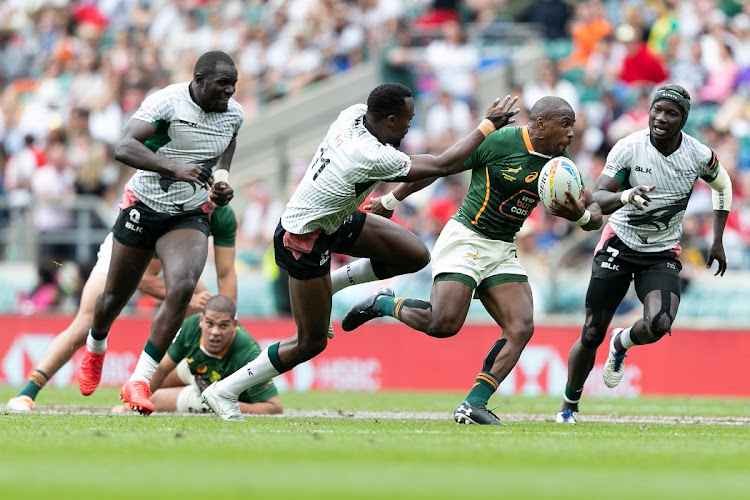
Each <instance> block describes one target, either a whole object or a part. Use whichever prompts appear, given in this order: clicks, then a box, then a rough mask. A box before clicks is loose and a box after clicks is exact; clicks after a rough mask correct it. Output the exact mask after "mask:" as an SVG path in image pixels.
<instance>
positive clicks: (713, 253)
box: [706, 241, 727, 276]
mask: <svg viewBox="0 0 750 500" xmlns="http://www.w3.org/2000/svg"><path fill="white" fill-rule="evenodd" d="M714 260H715V261H716V263H717V264H719V268H718V269H717V270H716V272H715V273H714V276H716V275H720V276H724V273H725V272H726V270H727V256H726V255H725V254H724V245H723V244H722V243H721V241H715V242H714V244H713V245H711V250H710V251H709V252H708V262H707V263H706V269H711V264H713V263H714Z"/></svg>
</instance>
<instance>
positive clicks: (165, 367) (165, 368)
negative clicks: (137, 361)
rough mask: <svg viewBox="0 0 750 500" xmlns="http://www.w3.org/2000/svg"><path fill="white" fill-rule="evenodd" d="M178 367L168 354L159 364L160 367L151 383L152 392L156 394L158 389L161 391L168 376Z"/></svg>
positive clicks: (157, 368)
mask: <svg viewBox="0 0 750 500" xmlns="http://www.w3.org/2000/svg"><path fill="white" fill-rule="evenodd" d="M176 367H177V362H176V361H175V360H173V359H172V358H171V357H170V356H169V354H166V355H165V356H164V357H163V358H162V359H161V361H160V362H159V366H157V367H156V371H155V372H154V376H153V377H151V382H150V383H149V388H150V389H151V392H152V393H153V392H156V390H157V389H159V388H160V387H161V386H162V385H164V381H165V380H166V378H167V376H168V375H170V374H171V373H174V369H175V368H176Z"/></svg>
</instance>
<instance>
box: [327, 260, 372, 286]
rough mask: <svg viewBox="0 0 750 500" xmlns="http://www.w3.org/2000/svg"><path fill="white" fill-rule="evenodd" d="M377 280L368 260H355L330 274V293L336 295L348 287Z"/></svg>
mask: <svg viewBox="0 0 750 500" xmlns="http://www.w3.org/2000/svg"><path fill="white" fill-rule="evenodd" d="M377 280H378V277H377V276H375V271H373V270H372V262H370V259H357V260H355V261H354V262H352V263H351V264H347V265H345V266H342V267H340V268H338V269H336V270H335V271H333V272H332V273H331V293H336V292H338V291H339V290H341V289H344V288H346V287H348V286H352V285H359V284H360V283H369V282H371V281H377Z"/></svg>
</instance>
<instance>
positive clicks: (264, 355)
mask: <svg viewBox="0 0 750 500" xmlns="http://www.w3.org/2000/svg"><path fill="white" fill-rule="evenodd" d="M278 374H279V372H277V371H276V368H274V367H273V364H272V363H271V359H270V358H269V357H268V349H267V348H266V349H263V352H261V353H260V355H258V357H257V358H255V359H254V360H252V361H250V362H249V363H248V364H246V365H245V366H243V367H242V368H240V369H239V370H237V371H236V372H234V373H233V374H231V375H230V376H228V377H227V378H225V379H222V380H219V381H218V382H216V390H217V392H219V393H223V394H225V395H229V394H231V395H233V396H235V397H236V396H239V395H240V394H242V393H243V392H244V391H245V390H247V389H249V388H250V387H252V386H254V385H256V384H260V383H262V382H266V381H268V380H271V379H272V378H274V377H275V376H276V375H278Z"/></svg>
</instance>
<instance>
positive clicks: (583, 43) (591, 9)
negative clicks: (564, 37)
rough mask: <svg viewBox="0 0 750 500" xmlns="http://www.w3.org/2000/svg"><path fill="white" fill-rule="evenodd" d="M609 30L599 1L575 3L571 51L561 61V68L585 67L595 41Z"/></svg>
mask: <svg viewBox="0 0 750 500" xmlns="http://www.w3.org/2000/svg"><path fill="white" fill-rule="evenodd" d="M611 32H612V25H611V24H610V22H609V21H608V20H607V18H606V17H605V12H604V7H603V6H602V3H601V1H599V0H583V1H581V2H578V3H576V5H575V14H574V16H573V19H572V26H571V29H570V36H571V38H572V41H573V51H572V53H571V54H570V56H569V57H567V58H566V59H565V60H564V61H563V63H562V67H561V70H562V71H567V70H568V69H571V68H583V67H585V66H586V63H587V62H588V60H589V56H590V55H591V53H592V52H593V51H594V48H595V47H596V44H597V42H598V41H599V40H600V39H602V38H604V37H605V36H607V35H609V34H610V33H611Z"/></svg>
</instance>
